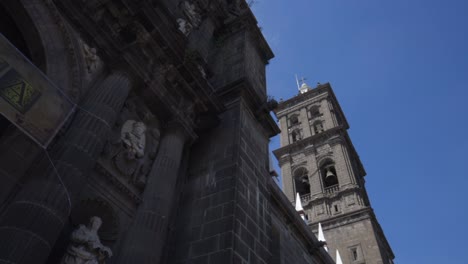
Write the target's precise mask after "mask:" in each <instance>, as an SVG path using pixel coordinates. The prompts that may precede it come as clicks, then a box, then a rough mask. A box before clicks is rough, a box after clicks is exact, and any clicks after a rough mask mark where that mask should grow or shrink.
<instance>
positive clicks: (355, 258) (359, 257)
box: [348, 245, 364, 264]
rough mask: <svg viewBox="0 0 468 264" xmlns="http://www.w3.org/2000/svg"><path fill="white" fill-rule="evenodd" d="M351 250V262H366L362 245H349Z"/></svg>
mask: <svg viewBox="0 0 468 264" xmlns="http://www.w3.org/2000/svg"><path fill="white" fill-rule="evenodd" d="M348 250H349V259H350V260H351V263H360V264H361V263H364V256H363V254H362V249H361V245H354V246H351V247H348Z"/></svg>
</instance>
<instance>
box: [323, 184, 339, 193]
mask: <svg viewBox="0 0 468 264" xmlns="http://www.w3.org/2000/svg"><path fill="white" fill-rule="evenodd" d="M339 190H340V186H339V185H338V184H336V185H333V186H330V187H327V188H325V193H326V194H333V193H335V192H337V191H339Z"/></svg>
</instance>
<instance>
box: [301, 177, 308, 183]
mask: <svg viewBox="0 0 468 264" xmlns="http://www.w3.org/2000/svg"><path fill="white" fill-rule="evenodd" d="M301 182H302V183H307V184H309V179H308V178H307V176H303V177H302V178H301Z"/></svg>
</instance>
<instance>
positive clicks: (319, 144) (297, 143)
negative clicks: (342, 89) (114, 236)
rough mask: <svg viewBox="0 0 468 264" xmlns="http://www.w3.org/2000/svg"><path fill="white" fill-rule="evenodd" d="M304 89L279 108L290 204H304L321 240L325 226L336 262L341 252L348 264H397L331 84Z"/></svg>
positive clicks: (282, 160) (279, 151) (285, 186)
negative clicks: (372, 202) (374, 208)
mask: <svg viewBox="0 0 468 264" xmlns="http://www.w3.org/2000/svg"><path fill="white" fill-rule="evenodd" d="M298 88H299V94H298V95H297V96H295V97H293V98H290V99H288V100H286V101H283V102H280V103H279V105H278V107H277V108H276V109H275V114H276V116H277V117H278V119H279V123H280V127H281V139H280V141H281V142H280V144H281V147H280V148H279V149H277V150H275V151H274V154H275V155H276V157H277V158H278V160H279V163H280V167H281V172H282V173H281V174H282V177H283V179H282V180H283V181H282V182H283V191H284V193H285V194H286V196H287V197H288V199H289V201H290V202H294V201H296V199H298V200H299V199H300V203H299V204H300V205H302V207H303V212H304V218H305V220H306V222H307V224H308V226H309V227H310V228H311V230H313V231H314V233H316V234H319V237H320V235H321V234H320V233H322V230H319V229H322V227H323V233H322V234H323V235H324V237H323V238H321V239H324V240H325V241H326V243H327V247H328V251H329V253H330V255H332V256H333V257H334V258H335V256H336V258H335V260H337V258H338V254H337V253H336V252H339V254H340V256H341V260H342V263H344V264H358V263H359V264H364V263H366V264H393V259H394V255H393V252H392V249H391V248H390V245H389V243H388V242H387V239H386V238H385V235H384V233H383V231H382V228H381V227H380V225H379V223H378V221H377V218H376V216H375V214H374V212H373V210H372V207H371V205H370V201H369V197H368V196H367V192H366V188H365V179H364V176H365V175H366V172H365V170H364V167H363V165H362V163H361V161H360V159H359V156H358V154H357V152H356V150H355V148H354V146H353V143H352V142H351V139H350V137H349V135H348V132H347V130H348V128H349V125H348V122H347V120H346V118H345V115H344V113H343V111H342V110H341V107H340V105H339V103H338V100H337V98H336V96H335V94H334V92H333V90H332V88H331V86H330V84H329V83H326V84H318V86H317V87H315V88H311V87H309V86H308V85H307V84H306V83H303V84H302V85H301V86H300V87H298ZM297 197H299V198H297ZM296 202H298V201H296ZM319 225H320V227H319ZM319 239H320V238H319ZM337 263H338V261H337Z"/></svg>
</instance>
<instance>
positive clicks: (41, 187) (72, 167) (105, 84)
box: [0, 73, 131, 264]
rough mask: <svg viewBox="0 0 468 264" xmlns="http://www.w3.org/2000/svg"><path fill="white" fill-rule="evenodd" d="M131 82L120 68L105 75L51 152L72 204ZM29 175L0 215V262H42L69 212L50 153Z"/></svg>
mask: <svg viewBox="0 0 468 264" xmlns="http://www.w3.org/2000/svg"><path fill="white" fill-rule="evenodd" d="M130 88H131V82H130V79H129V78H128V77H127V76H126V75H124V74H120V73H114V74H111V75H109V76H108V77H106V78H105V79H104V80H103V81H102V82H101V83H100V84H99V85H97V86H96V87H95V88H94V89H95V90H94V91H93V92H91V94H90V95H89V97H88V98H87V99H86V100H85V103H84V104H83V105H82V108H84V109H85V110H86V111H83V110H77V111H78V113H77V115H76V117H75V119H74V121H73V123H72V125H71V127H70V129H69V130H68V131H67V134H66V135H65V136H64V138H63V139H61V140H60V142H59V144H58V145H57V146H56V147H55V148H54V149H53V153H52V157H53V159H54V163H55V167H56V169H57V170H58V172H59V174H60V176H61V178H62V180H63V184H64V185H65V187H66V189H67V190H68V192H69V194H70V202H71V205H72V206H73V204H74V203H75V201H77V198H78V197H79V195H80V193H81V191H82V189H83V187H84V186H85V184H86V176H87V174H88V173H89V172H90V170H91V169H92V168H93V166H94V163H95V162H96V159H97V158H98V157H99V155H100V153H101V151H102V149H103V147H104V142H105V140H106V139H107V137H108V134H109V131H110V129H109V126H112V125H113V124H114V122H115V120H116V118H117V114H118V113H119V111H120V109H121V108H122V106H123V103H124V101H125V99H126V98H127V96H128V92H129V91H130ZM37 164H38V166H37V167H36V168H35V169H34V170H32V171H31V172H30V177H29V179H31V180H29V181H27V182H26V183H25V186H24V187H23V189H22V190H21V191H20V193H19V194H18V195H17V197H15V199H14V200H13V202H12V203H11V204H10V206H9V207H8V208H7V210H6V211H5V213H4V214H3V215H2V217H1V218H0V263H10V264H11V263H18V264H20V263H21V264H40V263H44V262H45V261H46V259H47V256H48V255H49V253H50V251H51V249H52V247H53V246H54V243H55V241H56V239H57V238H58V236H59V234H60V232H61V230H62V228H63V226H64V224H65V222H66V220H67V217H68V216H69V213H70V210H71V208H70V205H69V201H68V195H67V192H66V190H65V188H64V186H63V185H62V184H61V183H60V181H59V180H58V177H57V175H56V172H55V170H54V169H53V167H52V166H51V165H50V162H49V161H48V159H47V158H45V157H43V158H42V160H40V161H38V162H37Z"/></svg>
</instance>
